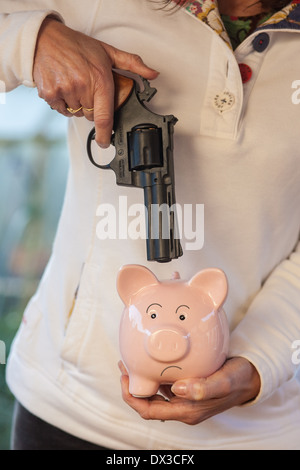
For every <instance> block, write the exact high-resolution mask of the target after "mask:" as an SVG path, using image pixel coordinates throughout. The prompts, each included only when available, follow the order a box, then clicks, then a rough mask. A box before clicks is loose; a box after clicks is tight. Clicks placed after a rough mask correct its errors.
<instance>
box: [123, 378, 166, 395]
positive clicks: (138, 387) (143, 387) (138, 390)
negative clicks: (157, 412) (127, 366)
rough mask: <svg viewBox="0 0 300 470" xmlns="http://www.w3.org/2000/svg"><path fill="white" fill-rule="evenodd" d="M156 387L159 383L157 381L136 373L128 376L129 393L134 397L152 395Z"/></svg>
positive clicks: (155, 391)
mask: <svg viewBox="0 0 300 470" xmlns="http://www.w3.org/2000/svg"><path fill="white" fill-rule="evenodd" d="M158 389H159V384H158V383H157V382H154V381H152V380H149V379H145V378H144V377H138V376H136V375H134V376H130V377H129V393H130V394H131V395H133V396H134V397H138V398H145V397H152V396H153V395H155V394H156V393H157V391H158Z"/></svg>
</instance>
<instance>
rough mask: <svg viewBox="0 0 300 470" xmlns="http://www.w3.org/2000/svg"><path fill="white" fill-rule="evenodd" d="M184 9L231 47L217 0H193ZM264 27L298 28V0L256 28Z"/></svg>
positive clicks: (299, 10) (299, 2)
mask: <svg viewBox="0 0 300 470" xmlns="http://www.w3.org/2000/svg"><path fill="white" fill-rule="evenodd" d="M185 10H186V12H187V13H188V14H190V15H193V16H194V17H196V18H197V19H199V20H201V21H203V22H204V23H206V24H207V25H208V26H210V27H211V28H212V29H213V30H214V31H215V32H216V33H217V34H218V35H219V36H220V37H221V38H222V39H223V40H224V41H225V42H226V44H227V45H228V46H229V47H230V48H232V45H231V41H230V39H229V36H228V33H227V31H226V29H225V27H224V24H223V22H222V19H221V16H220V14H219V10H218V2H217V0H193V1H190V2H189V3H188V4H187V5H186V7H185ZM293 13H296V14H293ZM265 27H267V28H268V27H269V28H270V27H271V28H272V29H281V28H282V29H286V28H292V29H300V0H293V1H291V3H289V5H287V6H286V7H284V8H283V9H282V10H280V11H277V12H276V13H274V14H273V15H271V17H269V18H268V19H267V21H265V22H264V23H262V24H260V25H259V28H258V29H261V28H265Z"/></svg>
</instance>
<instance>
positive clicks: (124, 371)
mask: <svg viewBox="0 0 300 470" xmlns="http://www.w3.org/2000/svg"><path fill="white" fill-rule="evenodd" d="M118 367H119V369H120V372H121V374H122V375H128V372H127V370H126V367H125V366H124V364H123V362H122V361H119V362H118Z"/></svg>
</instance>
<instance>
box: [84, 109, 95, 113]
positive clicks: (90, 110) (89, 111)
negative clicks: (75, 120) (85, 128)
mask: <svg viewBox="0 0 300 470" xmlns="http://www.w3.org/2000/svg"><path fill="white" fill-rule="evenodd" d="M82 109H83V111H87V112H88V113H91V112H92V111H94V108H82Z"/></svg>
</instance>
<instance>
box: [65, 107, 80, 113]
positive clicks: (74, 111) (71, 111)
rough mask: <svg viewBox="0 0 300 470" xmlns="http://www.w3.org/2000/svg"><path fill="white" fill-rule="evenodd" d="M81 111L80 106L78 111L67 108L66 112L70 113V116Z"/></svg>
mask: <svg viewBox="0 0 300 470" xmlns="http://www.w3.org/2000/svg"><path fill="white" fill-rule="evenodd" d="M81 110H82V106H81V107H80V108H78V109H73V108H67V111H69V113H71V114H76V113H78V112H79V111H81Z"/></svg>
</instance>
